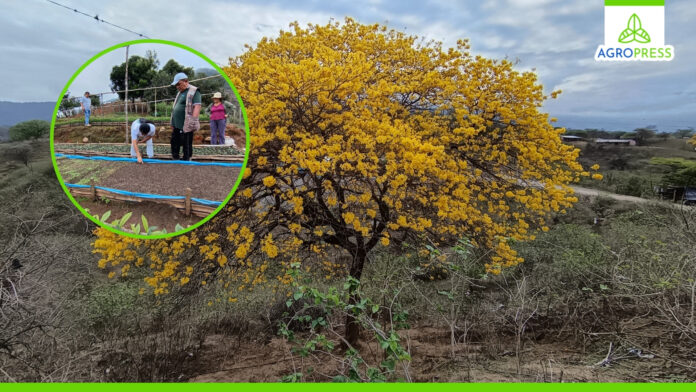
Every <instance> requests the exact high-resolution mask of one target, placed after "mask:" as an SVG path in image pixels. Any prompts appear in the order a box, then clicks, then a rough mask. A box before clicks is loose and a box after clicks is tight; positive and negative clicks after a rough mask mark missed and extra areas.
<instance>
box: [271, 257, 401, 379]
mask: <svg viewBox="0 0 696 392" xmlns="http://www.w3.org/2000/svg"><path fill="white" fill-rule="evenodd" d="M290 275H291V276H293V279H294V280H293V281H294V283H293V288H294V292H293V293H292V294H291V296H290V298H289V299H288V300H287V301H286V306H287V307H288V309H292V308H293V307H294V306H295V305H296V304H301V309H300V310H299V311H297V312H295V313H294V314H292V315H288V316H289V319H286V320H285V321H282V322H280V325H279V330H278V334H279V335H280V336H282V337H283V338H284V339H285V340H286V341H287V342H288V343H290V344H291V345H292V349H291V351H292V353H293V354H296V355H299V356H301V357H309V356H316V355H319V354H326V353H332V357H333V358H338V359H339V361H340V362H341V364H342V365H343V366H339V367H338V368H342V369H344V370H342V371H340V374H337V375H336V376H335V377H333V381H335V382H384V381H389V380H392V379H396V378H397V376H396V367H397V365H399V364H401V365H403V366H402V367H403V370H404V375H405V377H406V379H408V378H409V375H408V371H407V367H406V366H405V363H406V362H409V361H410V360H411V355H410V354H409V352H408V351H407V350H406V348H404V346H403V345H402V343H401V337H400V336H399V334H398V333H397V332H396V330H395V329H394V326H390V327H389V328H384V327H383V326H382V325H381V324H380V323H379V322H378V321H376V320H375V318H376V316H377V314H378V313H379V311H380V308H381V307H380V305H379V304H377V303H374V302H373V301H372V300H371V299H369V298H365V297H364V295H363V293H362V291H361V287H360V282H359V281H358V280H357V279H354V278H352V277H348V278H347V279H346V281H345V282H344V284H343V285H342V286H341V287H340V288H339V287H335V286H334V287H330V288H329V289H328V290H326V291H321V290H319V289H317V288H313V287H311V286H308V285H307V284H311V283H310V282H311V281H310V280H308V279H307V280H306V281H305V279H303V277H302V275H301V270H300V266H299V264H296V263H295V264H293V265H292V266H291V271H290ZM351 298H357V300H353V301H352V300H350V299H351ZM317 310H318V312H317ZM348 314H350V315H352V316H353V318H354V319H355V320H356V321H357V322H358V323H359V324H360V326H361V327H362V328H363V329H365V330H367V331H369V332H371V334H372V336H373V337H374V339H375V340H376V341H377V343H378V344H379V348H380V349H381V351H382V357H383V358H384V359H383V360H382V361H381V362H380V363H379V364H376V365H374V364H368V363H367V362H366V361H365V360H364V359H363V357H362V355H361V354H360V351H359V349H358V348H357V347H353V346H351V345H350V344H349V343H348V341H346V340H345V339H344V338H343V337H342V333H341V332H340V331H336V330H334V326H333V324H332V322H331V320H332V319H334V318H337V319H344V318H345V316H346V315H348ZM404 317H405V315H399V318H400V319H403V318H404ZM298 328H306V329H307V330H308V333H307V334H302V335H300V334H296V333H295V330H296V329H298ZM341 347H343V348H345V351H344V353H343V355H342V356H340V357H339V356H336V355H335V354H333V353H334V352H335V351H338V350H339V348H341ZM301 378H302V373H294V374H291V375H288V376H285V377H283V379H282V381H286V382H287V381H292V382H294V381H301Z"/></svg>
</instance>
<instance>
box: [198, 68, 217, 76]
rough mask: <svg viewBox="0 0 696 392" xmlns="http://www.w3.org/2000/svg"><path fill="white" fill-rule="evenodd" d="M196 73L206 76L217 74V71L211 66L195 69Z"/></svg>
mask: <svg viewBox="0 0 696 392" xmlns="http://www.w3.org/2000/svg"><path fill="white" fill-rule="evenodd" d="M196 73H197V74H204V75H207V76H212V75H217V73H218V71H217V70H214V69H212V68H198V69H196Z"/></svg>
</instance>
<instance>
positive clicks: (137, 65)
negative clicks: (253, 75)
mask: <svg viewBox="0 0 696 392" xmlns="http://www.w3.org/2000/svg"><path fill="white" fill-rule="evenodd" d="M159 66H160V61H159V59H158V58H157V53H156V52H155V51H147V52H146V54H145V57H141V56H131V57H129V58H128V90H129V91H128V99H129V100H130V101H131V102H135V100H142V101H154V100H157V101H160V100H163V99H172V98H174V97H175V96H176V93H177V90H176V88H175V87H174V86H170V87H167V88H161V89H156V90H155V89H151V90H139V91H130V90H133V89H141V88H146V87H154V86H168V85H169V84H171V82H172V80H173V79H174V75H176V74H177V73H179V72H183V73H185V74H186V75H188V77H189V80H194V79H200V78H203V77H206V76H212V75H214V74H216V73H217V71H216V70H214V69H203V70H199V71H198V72H196V71H195V70H194V69H193V67H185V66H183V65H181V64H179V63H178V62H176V60H174V59H170V60H169V61H167V62H166V63H165V64H164V66H163V67H162V68H159ZM125 75H126V62H125V61H124V62H123V63H121V64H119V65H116V66H114V67H113V68H112V69H111V75H110V79H111V90H112V91H122V90H124V89H125V88H126V85H125ZM194 85H195V86H196V87H198V88H199V90H200V91H201V92H202V93H204V94H208V93H213V92H216V91H220V92H223V93H225V95H227V99H228V100H232V101H233V102H235V101H236V100H235V99H232V98H233V97H232V94H231V93H232V91H231V89H230V87H229V85H228V84H227V82H226V81H225V79H224V78H211V79H206V80H201V81H198V82H195V84H194ZM118 97H119V99H121V100H123V99H125V93H124V92H119V93H118ZM202 100H203V105H204V106H207V105H209V104H210V103H211V102H212V98H211V96H210V95H204V96H203V97H202ZM169 104H171V102H170V103H169ZM152 108H153V109H154V105H152Z"/></svg>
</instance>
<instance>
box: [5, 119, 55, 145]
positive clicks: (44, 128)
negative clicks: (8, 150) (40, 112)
mask: <svg viewBox="0 0 696 392" xmlns="http://www.w3.org/2000/svg"><path fill="white" fill-rule="evenodd" d="M50 129H51V124H49V123H48V121H44V120H29V121H24V122H21V123H19V124H16V125H14V126H12V127H11V128H10V140H12V141H19V140H28V139H38V138H40V137H43V136H48V133H49V130H50Z"/></svg>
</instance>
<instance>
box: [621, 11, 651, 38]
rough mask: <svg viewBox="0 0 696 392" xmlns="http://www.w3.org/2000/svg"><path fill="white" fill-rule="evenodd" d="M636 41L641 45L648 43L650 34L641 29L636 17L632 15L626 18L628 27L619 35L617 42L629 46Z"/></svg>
mask: <svg viewBox="0 0 696 392" xmlns="http://www.w3.org/2000/svg"><path fill="white" fill-rule="evenodd" d="M633 41H636V42H638V43H641V44H647V43H650V34H648V32H647V31H645V29H644V28H643V26H642V24H641V22H640V18H639V17H638V15H636V14H633V15H631V17H630V18H628V27H626V28H625V29H624V31H622V32H621V35H619V42H621V43H622V44H630V43H631V42H633Z"/></svg>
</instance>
